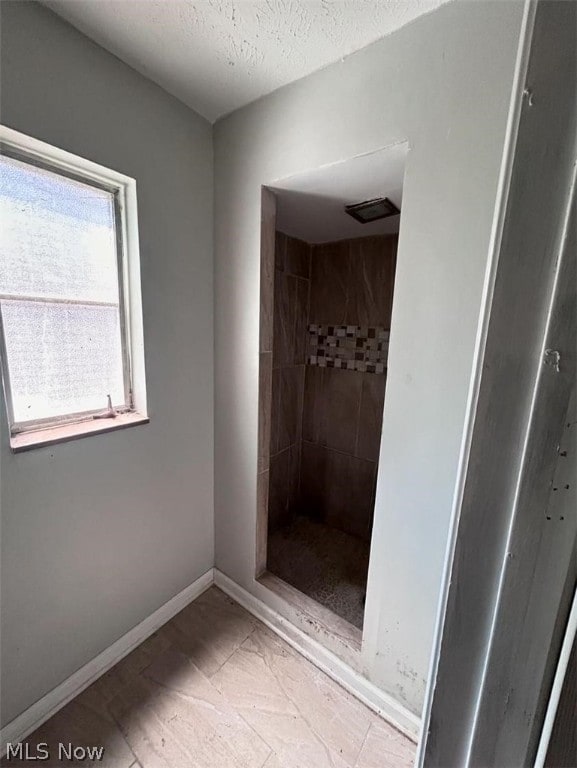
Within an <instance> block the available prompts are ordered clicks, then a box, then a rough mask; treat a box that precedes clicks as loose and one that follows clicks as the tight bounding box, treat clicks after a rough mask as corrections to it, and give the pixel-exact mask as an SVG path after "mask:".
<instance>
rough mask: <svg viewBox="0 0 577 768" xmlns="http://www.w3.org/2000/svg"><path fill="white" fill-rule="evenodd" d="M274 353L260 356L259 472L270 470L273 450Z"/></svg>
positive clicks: (262, 353) (264, 353) (263, 353)
mask: <svg viewBox="0 0 577 768" xmlns="http://www.w3.org/2000/svg"><path fill="white" fill-rule="evenodd" d="M271 417H272V352H261V353H260V355H259V380H258V471H259V472H263V471H264V470H265V469H268V466H269V456H270V449H271Z"/></svg>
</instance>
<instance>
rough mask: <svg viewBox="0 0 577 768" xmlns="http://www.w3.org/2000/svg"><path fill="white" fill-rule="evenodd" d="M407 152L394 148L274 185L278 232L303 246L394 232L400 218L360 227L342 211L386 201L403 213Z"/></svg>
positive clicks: (402, 146) (404, 146) (398, 145)
mask: <svg viewBox="0 0 577 768" xmlns="http://www.w3.org/2000/svg"><path fill="white" fill-rule="evenodd" d="M408 149H409V148H408V145H407V144H404V143H403V144H394V145H392V146H390V147H386V148H385V149H381V150H379V151H378V152H373V153H371V154H368V155H360V156H359V157H353V158H352V159H350V160H344V161H343V162H341V163H334V164H332V165H326V166H324V167H321V168H315V169H314V170H312V171H306V172H305V173H299V174H298V175H296V176H291V177H290V178H288V179H282V180H279V181H276V182H274V183H273V184H271V188H272V189H273V191H274V192H275V194H276V197H277V220H276V225H277V229H280V231H281V232H285V233H286V234H287V235H292V237H299V238H301V240H306V242H307V243H328V242H333V241H335V240H345V239H348V238H351V237H365V236H366V235H387V234H393V233H394V232H398V231H399V224H400V219H401V217H400V216H391V217H390V218H387V219H380V220H378V221H375V222H371V223H369V224H361V223H360V222H358V221H355V220H354V219H353V218H351V217H350V216H349V215H348V214H347V213H345V205H350V204H352V203H362V202H364V201H365V200H374V198H376V197H388V198H389V200H392V201H393V203H395V205H396V206H397V208H399V209H401V210H402V200H403V180H404V176H405V165H406V161H407V152H408Z"/></svg>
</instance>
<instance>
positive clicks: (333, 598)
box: [267, 516, 369, 629]
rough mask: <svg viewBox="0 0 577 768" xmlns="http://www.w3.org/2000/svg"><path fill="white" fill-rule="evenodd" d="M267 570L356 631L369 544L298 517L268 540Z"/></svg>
mask: <svg viewBox="0 0 577 768" xmlns="http://www.w3.org/2000/svg"><path fill="white" fill-rule="evenodd" d="M267 567H268V570H269V571H270V572H271V573H273V574H274V575H275V576H278V577H279V578H280V579H282V580H283V581H286V582H287V583H288V584H290V585H291V586H293V587H295V589H298V590H299V591H300V592H304V594H305V595H308V596H309V597H311V598H312V599H313V600H316V601H317V602H318V603H320V604H321V605H324V606H325V608H328V609H329V610H331V611H333V613H336V614H337V615H338V616H340V617H341V618H343V619H345V620H346V621H348V622H349V623H350V624H353V625H354V626H355V627H358V628H359V629H362V628H363V614H364V609H365V607H364V597H365V590H366V586H367V573H368V569H369V544H368V543H367V542H364V541H361V540H360V539H357V538H356V537H355V536H350V535H349V534H348V533H343V532H342V531H339V530H337V529H336V528H331V527H329V526H328V525H325V524H324V523H320V522H317V521H315V520H311V519H310V518H308V517H303V516H299V517H297V518H296V519H295V520H294V522H292V523H291V524H290V525H288V526H286V527H284V528H280V529H279V530H277V531H275V532H274V533H271V534H270V536H269V539H268V565H267Z"/></svg>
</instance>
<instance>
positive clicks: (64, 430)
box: [10, 413, 150, 453]
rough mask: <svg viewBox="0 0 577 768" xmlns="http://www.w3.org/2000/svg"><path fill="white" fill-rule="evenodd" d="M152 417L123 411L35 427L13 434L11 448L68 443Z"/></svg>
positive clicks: (18, 450)
mask: <svg viewBox="0 0 577 768" xmlns="http://www.w3.org/2000/svg"><path fill="white" fill-rule="evenodd" d="M149 421H150V419H149V418H148V416H143V415H142V414H141V413H122V414H119V415H118V416H116V418H114V419H92V420H90V421H88V420H87V421H79V422H76V423H75V424H63V425H61V426H58V427H48V428H44V429H35V430H31V431H30V432H21V433H20V434H17V435H12V437H11V438H10V448H11V449H12V453H21V452H22V451H31V450H33V449H34V448H42V447H43V446H46V445H56V444H57V443H66V442H68V441H69V440H78V439H79V438H81V437H88V436H89V435H102V434H104V433H105V432H115V431H116V430H117V429H126V428H127V427H136V426H138V425H139V424H148V422H149Z"/></svg>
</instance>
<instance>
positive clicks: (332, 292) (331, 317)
mask: <svg viewBox="0 0 577 768" xmlns="http://www.w3.org/2000/svg"><path fill="white" fill-rule="evenodd" d="M349 270H350V259H349V245H348V241H346V240H343V241H340V242H338V243H328V244H326V245H315V246H313V249H312V256H311V287H310V291H311V294H310V307H309V323H327V324H331V325H333V324H334V325H341V324H343V323H344V322H346V316H347V293H348V284H349V280H350V275H349Z"/></svg>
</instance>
